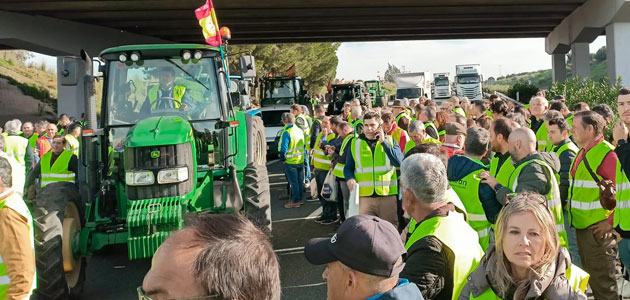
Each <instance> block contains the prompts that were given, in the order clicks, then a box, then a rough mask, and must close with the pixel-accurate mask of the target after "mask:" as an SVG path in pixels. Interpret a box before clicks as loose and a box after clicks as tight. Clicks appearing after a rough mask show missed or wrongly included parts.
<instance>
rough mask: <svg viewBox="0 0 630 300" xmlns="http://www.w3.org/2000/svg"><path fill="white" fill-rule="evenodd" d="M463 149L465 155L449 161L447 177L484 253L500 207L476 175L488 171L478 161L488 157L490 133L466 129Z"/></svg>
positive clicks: (491, 190) (487, 187) (481, 129)
mask: <svg viewBox="0 0 630 300" xmlns="http://www.w3.org/2000/svg"><path fill="white" fill-rule="evenodd" d="M464 146H465V147H464V149H465V151H464V155H454V156H452V157H451V158H450V159H449V160H448V168H447V176H448V180H449V183H450V185H451V187H452V188H453V190H454V191H455V192H456V193H457V195H458V196H459V198H460V199H461V200H462V202H463V204H464V206H465V207H466V212H468V217H469V221H470V226H471V227H472V228H473V229H475V230H476V231H477V234H479V243H480V244H481V247H482V248H483V249H484V250H485V249H487V248H488V245H489V243H490V236H491V234H490V233H491V230H490V227H491V225H492V224H494V222H495V220H496V217H497V215H498V214H499V211H500V210H501V208H502V207H503V206H502V205H501V203H499V202H498V201H497V199H496V197H495V193H494V190H493V189H492V188H491V187H490V186H488V185H487V184H485V183H481V178H479V173H481V172H483V171H487V170H488V167H487V166H486V165H485V164H484V163H482V162H481V158H482V157H484V156H485V155H486V153H488V148H489V147H490V132H488V130H486V129H483V128H481V127H471V128H468V130H467V131H466V140H465V142H464Z"/></svg>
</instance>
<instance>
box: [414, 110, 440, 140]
mask: <svg viewBox="0 0 630 300" xmlns="http://www.w3.org/2000/svg"><path fill="white" fill-rule="evenodd" d="M436 114H437V110H436V108H435V106H425V107H424V108H422V111H420V113H419V114H418V121H420V122H422V123H423V124H424V128H425V129H426V132H427V134H428V135H429V136H430V137H432V138H434V139H436V140H437V139H439V138H440V135H439V133H438V130H437V126H435V117H436Z"/></svg>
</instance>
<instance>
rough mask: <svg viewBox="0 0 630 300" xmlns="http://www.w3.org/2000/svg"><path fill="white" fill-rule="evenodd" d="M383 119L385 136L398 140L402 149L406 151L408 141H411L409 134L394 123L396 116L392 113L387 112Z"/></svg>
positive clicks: (382, 116)
mask: <svg viewBox="0 0 630 300" xmlns="http://www.w3.org/2000/svg"><path fill="white" fill-rule="evenodd" d="M381 119H382V120H383V131H384V132H385V134H387V135H388V136H391V137H392V138H393V139H394V140H396V143H398V145H399V146H400V149H401V150H402V151H404V150H405V145H407V141H409V135H407V132H406V131H404V130H402V129H401V128H400V127H398V125H397V124H396V122H395V121H394V115H393V114H392V113H390V112H386V113H384V114H382V115H381Z"/></svg>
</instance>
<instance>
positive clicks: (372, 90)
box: [364, 80, 387, 107]
mask: <svg viewBox="0 0 630 300" xmlns="http://www.w3.org/2000/svg"><path fill="white" fill-rule="evenodd" d="M364 84H365V88H367V90H368V93H369V94H370V98H371V99H372V106H373V107H377V106H380V107H382V106H386V105H387V96H386V95H385V88H384V87H383V82H381V81H379V80H368V81H365V82H364Z"/></svg>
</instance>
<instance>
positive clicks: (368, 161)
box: [343, 111, 404, 226]
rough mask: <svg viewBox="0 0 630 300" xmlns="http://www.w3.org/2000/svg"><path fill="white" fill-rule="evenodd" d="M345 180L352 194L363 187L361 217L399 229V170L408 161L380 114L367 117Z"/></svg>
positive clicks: (374, 113)
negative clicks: (404, 159)
mask: <svg viewBox="0 0 630 300" xmlns="http://www.w3.org/2000/svg"><path fill="white" fill-rule="evenodd" d="M350 149H351V152H350V153H349V154H351V155H348V156H347V158H346V164H345V166H344V170H343V173H344V177H345V178H346V183H347V185H348V188H349V189H350V191H352V189H353V187H354V185H355V184H358V185H359V214H368V215H373V216H377V217H379V218H381V219H384V220H387V221H389V222H391V223H392V224H394V225H395V226H398V217H397V212H396V205H397V200H398V180H397V175H396V167H400V165H401V163H402V160H403V158H404V156H403V154H402V152H401V151H400V146H399V145H398V143H396V141H395V140H394V139H393V138H392V137H391V136H387V135H386V134H385V132H383V128H382V120H381V117H380V115H379V114H378V113H376V112H372V111H370V112H368V113H366V114H365V116H363V133H361V134H360V135H359V137H358V138H356V139H354V140H353V141H352V145H351V146H350Z"/></svg>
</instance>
